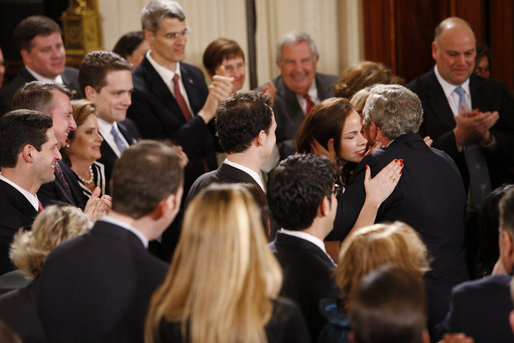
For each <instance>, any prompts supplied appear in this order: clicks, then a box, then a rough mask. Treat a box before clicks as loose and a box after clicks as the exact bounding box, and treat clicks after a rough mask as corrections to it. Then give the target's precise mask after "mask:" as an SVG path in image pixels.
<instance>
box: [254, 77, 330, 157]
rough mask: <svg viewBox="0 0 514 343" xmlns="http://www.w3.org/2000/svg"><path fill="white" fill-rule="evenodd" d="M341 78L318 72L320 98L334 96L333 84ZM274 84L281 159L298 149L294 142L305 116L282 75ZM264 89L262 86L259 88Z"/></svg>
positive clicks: (294, 94)
mask: <svg viewBox="0 0 514 343" xmlns="http://www.w3.org/2000/svg"><path fill="white" fill-rule="evenodd" d="M338 80H339V78H338V77H337V76H335V75H327V74H321V73H316V78H315V82H316V87H317V88H318V98H319V99H320V100H325V99H327V98H331V97H333V96H334V90H333V89H332V86H333V85H334V84H336V83H337V81H338ZM273 84H274V85H275V87H276V88H277V93H276V95H275V101H274V103H273V113H274V114H275V120H276V121H277V130H276V132H275V134H276V136H277V146H278V150H279V151H280V159H284V158H286V157H287V156H289V155H292V154H294V153H295V151H296V147H295V145H294V142H293V138H294V135H295V134H296V130H298V128H299V127H300V125H301V124H302V122H303V119H304V118H305V113H304V112H303V109H302V108H301V107H300V104H298V100H297V98H296V93H294V92H293V91H292V90H290V89H289V88H287V86H286V84H285V83H284V79H283V78H282V76H278V77H277V78H275V79H273ZM260 89H262V86H261V87H259V88H258V90H260Z"/></svg>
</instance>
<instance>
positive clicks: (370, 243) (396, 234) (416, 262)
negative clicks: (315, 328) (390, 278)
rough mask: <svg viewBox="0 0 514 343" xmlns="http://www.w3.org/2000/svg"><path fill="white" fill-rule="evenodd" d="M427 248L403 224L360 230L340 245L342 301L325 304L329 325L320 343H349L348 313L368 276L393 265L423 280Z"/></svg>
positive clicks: (426, 265) (339, 273) (415, 234)
mask: <svg viewBox="0 0 514 343" xmlns="http://www.w3.org/2000/svg"><path fill="white" fill-rule="evenodd" d="M427 254H428V253H427V248H426V246H425V244H424V243H423V241H422V240H421V238H420V236H419V234H418V233H417V232H416V231H415V230H414V229H413V228H412V227H410V226H409V225H407V224H405V223H402V222H394V223H392V224H375V225H372V226H366V227H363V228H360V229H357V230H355V231H353V232H351V233H350V235H348V237H347V238H346V239H345V240H344V241H343V244H342V245H341V250H340V253H339V258H338V261H337V262H338V263H337V267H336V283H337V285H338V286H339V288H340V289H341V298H340V299H337V300H336V301H334V299H332V300H328V299H327V300H326V301H325V302H323V308H324V311H323V312H324V313H325V315H326V316H327V318H328V320H329V323H330V324H328V325H327V326H326V327H325V328H324V329H323V330H322V331H321V333H320V338H319V339H318V342H334V343H335V342H347V341H348V340H347V339H348V337H347V335H348V332H349V330H350V327H349V320H348V317H347V313H348V311H349V308H350V306H351V303H352V299H353V298H354V295H355V291H356V289H357V286H358V285H359V282H360V281H361V280H362V278H363V277H364V276H366V275H367V274H368V273H369V272H371V271H373V270H375V269H377V268H379V267H381V266H385V265H393V266H396V267H399V268H401V269H403V270H405V271H407V272H410V273H412V274H413V275H415V277H416V278H418V279H419V281H420V282H422V277H423V275H424V274H425V272H427V271H428V269H429V262H428V255H427Z"/></svg>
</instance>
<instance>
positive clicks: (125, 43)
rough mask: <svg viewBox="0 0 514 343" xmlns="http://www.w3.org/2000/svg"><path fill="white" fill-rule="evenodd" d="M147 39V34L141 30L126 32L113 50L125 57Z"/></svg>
mask: <svg viewBox="0 0 514 343" xmlns="http://www.w3.org/2000/svg"><path fill="white" fill-rule="evenodd" d="M144 40H145V35H144V34H143V32H141V31H133V32H129V33H126V34H124V35H123V36H121V38H120V39H118V41H117V42H116V45H114V48H113V49H112V51H113V52H114V53H115V54H118V55H120V56H121V57H123V58H124V59H127V56H130V55H132V53H133V52H134V51H135V50H136V49H137V47H138V46H139V45H140V44H141V43H142V42H143V41H144Z"/></svg>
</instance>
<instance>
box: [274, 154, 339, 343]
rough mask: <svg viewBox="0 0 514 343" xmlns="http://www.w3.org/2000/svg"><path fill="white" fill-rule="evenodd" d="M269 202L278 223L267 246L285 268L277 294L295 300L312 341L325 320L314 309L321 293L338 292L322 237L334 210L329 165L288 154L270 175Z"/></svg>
mask: <svg viewBox="0 0 514 343" xmlns="http://www.w3.org/2000/svg"><path fill="white" fill-rule="evenodd" d="M267 198H268V205H269V208H270V210H271V213H272V215H273V217H274V218H275V220H276V221H277V223H278V225H279V226H280V227H281V228H282V229H281V230H280V231H279V232H278V234H277V237H276V239H275V241H274V242H273V243H271V249H272V250H273V251H274V252H275V254H276V256H277V259H278V261H279V262H280V265H281V266H282V269H283V271H284V283H283V285H282V290H281V295H283V296H286V297H288V298H291V299H292V300H294V301H296V302H297V303H298V305H300V308H301V309H302V312H303V315H304V317H305V321H306V322H307V325H308V327H309V331H310V333H311V339H312V341H313V342H316V339H317V337H318V335H319V332H320V330H321V328H322V327H323V326H324V325H325V324H326V319H324V318H323V317H322V315H321V313H320V311H319V302H320V300H321V299H323V298H325V297H337V296H338V295H339V292H338V290H337V286H336V284H335V281H334V278H333V275H332V273H333V269H334V266H335V264H334V261H333V260H332V259H331V258H330V257H329V255H328V254H327V252H326V250H325V245H324V244H323V240H324V239H325V237H326V236H327V235H328V233H329V232H330V231H331V230H332V227H333V225H334V218H335V216H336V211H337V199H336V196H335V195H334V169H333V166H332V164H331V163H330V161H329V160H328V159H326V158H325V157H320V156H316V155H311V154H307V155H293V156H289V157H288V158H287V159H285V160H284V161H282V162H281V163H280V164H279V165H278V167H276V168H275V169H274V170H273V171H272V172H271V173H270V175H269V180H268V191H267Z"/></svg>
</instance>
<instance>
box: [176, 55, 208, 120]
mask: <svg viewBox="0 0 514 343" xmlns="http://www.w3.org/2000/svg"><path fill="white" fill-rule="evenodd" d="M180 74H181V76H182V83H183V84H184V88H185V89H186V93H187V99H188V100H189V105H190V106H191V109H192V110H193V115H194V114H196V113H197V112H198V111H199V110H200V109H201V106H202V105H203V104H201V101H200V99H199V98H198V93H197V92H196V85H195V80H194V79H193V77H192V75H191V73H190V72H189V70H188V69H187V68H186V66H185V65H184V64H183V63H180Z"/></svg>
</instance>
